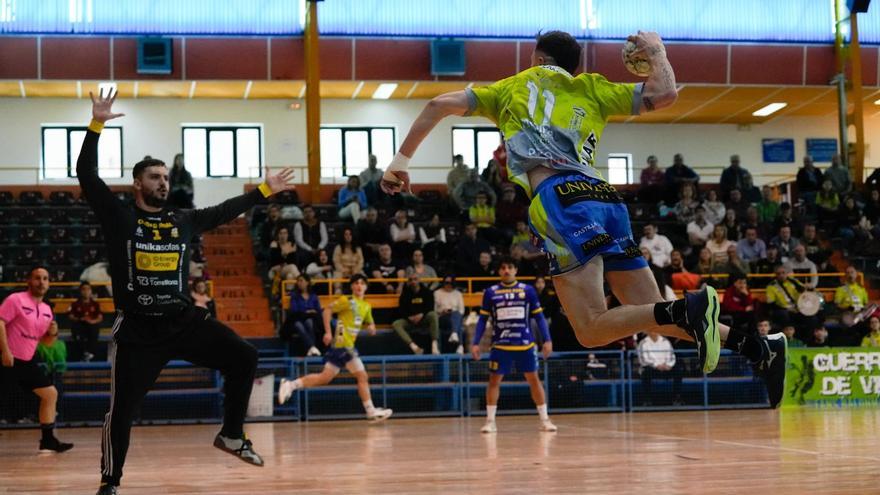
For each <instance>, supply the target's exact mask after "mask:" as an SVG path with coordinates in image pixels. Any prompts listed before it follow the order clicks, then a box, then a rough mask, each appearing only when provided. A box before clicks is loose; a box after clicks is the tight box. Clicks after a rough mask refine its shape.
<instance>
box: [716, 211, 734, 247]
mask: <svg viewBox="0 0 880 495" xmlns="http://www.w3.org/2000/svg"><path fill="white" fill-rule="evenodd" d="M738 219H739V213H738V212H737V211H736V210H732V209H728V210H727V211H726V212H725V213H724V220H722V221H721V223H720V224H717V225H716V227H717V226H718V225H721V226H723V227H724V231H725V232H726V234H724V235H725V236H726V237H727V239H728V240H731V241H734V242H736V241H738V240H739V220H738Z"/></svg>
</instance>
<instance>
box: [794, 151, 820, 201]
mask: <svg viewBox="0 0 880 495" xmlns="http://www.w3.org/2000/svg"><path fill="white" fill-rule="evenodd" d="M797 188H798V195H799V196H800V197H801V199H803V200H804V203H806V205H807V210H808V211H811V210H812V207H813V205H814V204H815V203H816V193H818V192H819V189H821V188H822V171H821V170H819V169H818V168H816V167H815V165H813V157H812V156H810V155H806V156H805V157H804V166H803V167H802V168H801V169H800V170H798V173H797Z"/></svg>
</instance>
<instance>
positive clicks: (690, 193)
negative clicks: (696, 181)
mask: <svg viewBox="0 0 880 495" xmlns="http://www.w3.org/2000/svg"><path fill="white" fill-rule="evenodd" d="M678 198H679V199H678V203H675V208H673V212H674V214H675V218H676V219H678V223H680V224H682V225H687V224H689V223H690V222H692V221H693V220H694V216H695V215H696V213H695V210H696V208H697V207H698V206H699V205H700V202H699V201H698V200H697V190H696V188H695V187H694V185H693V184H690V183H684V184H682V185H681V190H680V191H679V192H678Z"/></svg>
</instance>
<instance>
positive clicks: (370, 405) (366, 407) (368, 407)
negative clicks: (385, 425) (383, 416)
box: [364, 400, 376, 416]
mask: <svg viewBox="0 0 880 495" xmlns="http://www.w3.org/2000/svg"><path fill="white" fill-rule="evenodd" d="M364 411H366V412H367V416H372V415H373V413H374V412H375V411H376V407H375V406H373V401H372V400H367V401H364Z"/></svg>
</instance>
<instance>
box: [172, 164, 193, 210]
mask: <svg viewBox="0 0 880 495" xmlns="http://www.w3.org/2000/svg"><path fill="white" fill-rule="evenodd" d="M168 191H169V192H168V203H169V204H170V205H171V206H176V207H178V208H188V209H192V208H195V205H194V204H193V195H194V188H193V177H192V174H190V173H189V170H187V169H186V164H185V163H184V161H183V153H178V154H176V155H174V164H173V165H172V166H171V170H170V171H169V172H168Z"/></svg>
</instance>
